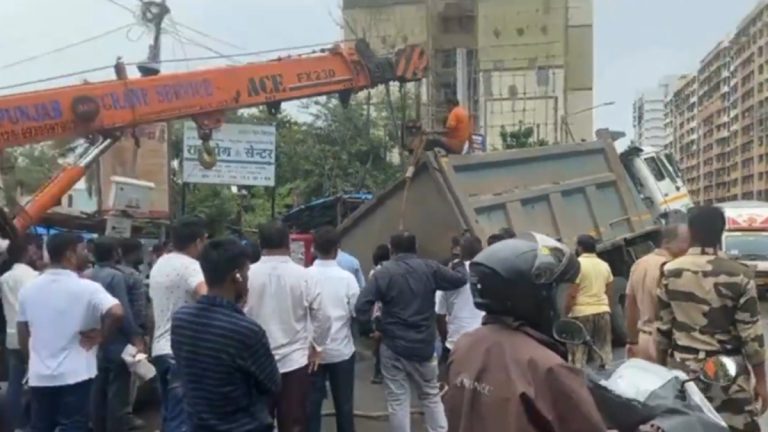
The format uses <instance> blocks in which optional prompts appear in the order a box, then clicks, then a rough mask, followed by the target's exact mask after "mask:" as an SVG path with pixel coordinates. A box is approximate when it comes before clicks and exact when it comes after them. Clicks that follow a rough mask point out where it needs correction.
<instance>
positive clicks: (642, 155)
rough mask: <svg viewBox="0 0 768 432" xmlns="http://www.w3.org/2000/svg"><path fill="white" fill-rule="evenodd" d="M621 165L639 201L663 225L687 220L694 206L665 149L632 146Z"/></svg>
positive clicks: (672, 159)
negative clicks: (687, 212)
mask: <svg viewBox="0 0 768 432" xmlns="http://www.w3.org/2000/svg"><path fill="white" fill-rule="evenodd" d="M620 158H621V162H622V164H623V165H624V169H625V170H626V171H627V175H628V176H629V179H630V180H631V181H632V185H633V186H634V187H635V190H636V191H637V193H638V194H639V195H640V199H641V200H642V201H643V204H645V206H646V208H648V210H649V211H650V212H651V215H652V216H653V217H654V219H655V220H657V221H659V222H660V223H662V224H664V223H668V222H671V221H679V220H684V218H685V214H686V211H687V210H688V209H689V208H690V207H691V206H693V202H692V201H691V197H690V195H688V189H687V188H686V187H685V183H683V178H682V175H681V173H680V168H678V166H677V163H676V162H675V158H674V157H673V156H672V154H671V153H670V152H668V151H666V150H663V149H650V148H643V147H639V146H634V145H633V146H630V147H629V148H627V149H626V150H624V151H623V152H622V153H621V155H620Z"/></svg>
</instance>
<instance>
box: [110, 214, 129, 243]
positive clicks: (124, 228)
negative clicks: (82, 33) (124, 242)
mask: <svg viewBox="0 0 768 432" xmlns="http://www.w3.org/2000/svg"><path fill="white" fill-rule="evenodd" d="M131 225H132V223H131V220H130V219H128V218H122V217H116V216H107V228H106V230H105V231H104V235H105V236H109V237H116V238H130V237H131Z"/></svg>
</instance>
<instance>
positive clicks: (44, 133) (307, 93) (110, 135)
mask: <svg viewBox="0 0 768 432" xmlns="http://www.w3.org/2000/svg"><path fill="white" fill-rule="evenodd" d="M427 66H428V56H427V54H426V52H425V51H424V49H423V48H422V47H421V46H419V45H408V46H406V47H404V48H402V49H400V50H398V51H397V52H395V53H394V55H392V56H382V57H379V56H376V55H375V54H374V53H373V51H372V50H371V48H370V46H369V45H368V43H367V42H366V41H365V40H362V39H359V40H357V41H355V42H354V43H340V44H336V45H334V46H333V47H331V48H329V49H327V50H323V51H322V52H320V53H316V54H310V55H304V56H291V57H283V58H278V59H276V60H270V61H265V62H256V63H249V64H245V65H238V66H228V67H218V68H211V69H203V70H199V71H193V72H180V73H175V74H166V75H158V76H153V77H144V78H135V79H128V78H127V77H125V69H124V65H122V63H118V64H117V65H116V66H115V71H116V73H117V76H118V77H122V79H120V78H119V79H117V80H112V81H104V82H98V83H87V84H81V85H74V86H67V87H59V88H53V89H47V90H40V91H34V92H27V93H20V94H14V95H9V96H2V97H0V151H2V150H4V149H7V148H11V147H15V146H21V145H27V144H31V143H36V142H40V141H50V140H60V139H72V138H86V137H87V138H88V139H89V140H90V141H91V144H92V146H91V148H90V149H89V151H88V152H87V154H85V155H84V156H83V157H82V158H80V159H79V160H78V161H77V162H76V163H75V164H73V165H71V166H67V167H64V168H63V169H62V170H61V171H60V172H59V173H58V174H57V175H56V176H54V177H53V178H52V179H51V180H50V181H49V182H48V183H46V184H45V185H44V186H43V187H42V188H41V189H40V190H38V191H37V192H36V193H35V195H34V196H33V197H32V199H31V200H29V202H27V203H26V204H25V206H24V209H22V210H21V211H19V212H18V213H17V214H16V215H15V218H14V220H13V225H14V226H13V227H11V226H9V220H10V219H9V218H8V215H7V214H4V212H2V211H0V233H5V234H8V233H13V234H16V233H18V232H24V231H26V230H27V229H28V228H29V227H30V226H32V225H34V224H35V223H37V222H38V221H39V220H40V219H41V218H42V217H43V215H44V214H45V213H46V212H47V211H48V210H50V209H51V208H53V207H54V206H56V205H57V204H58V203H59V202H60V201H61V199H62V197H63V196H64V195H65V194H66V193H67V192H68V191H69V190H70V189H71V188H72V187H73V186H74V185H75V184H76V183H77V182H78V181H80V179H82V178H83V177H84V176H85V173H86V171H87V169H88V168H89V166H90V165H91V164H92V163H93V162H94V161H96V160H98V158H99V157H101V155H103V154H104V153H106V152H107V151H108V150H109V148H110V147H111V146H112V145H114V143H115V142H117V141H118V140H119V138H120V137H121V135H122V133H123V131H124V130H126V129H130V128H134V127H136V126H139V125H142V124H147V123H155V122H161V121H168V120H174V119H179V118H185V117H191V118H192V119H193V120H194V121H195V123H196V124H197V126H198V133H199V135H200V137H201V139H202V140H203V147H204V148H205V147H206V145H208V144H209V143H208V141H209V140H210V137H211V130H212V129H215V128H217V127H219V126H220V125H221V124H222V123H223V118H224V113H225V112H226V111H229V110H236V109H240V108H248V107H255V106H263V105H266V106H267V109H268V111H270V112H271V113H276V112H277V111H278V110H279V108H280V104H281V103H282V102H285V101H291V100H296V99H303V98H309V97H315V96H322V95H328V94H338V95H339V98H340V100H341V102H342V104H344V105H345V104H346V103H348V102H349V98H350V97H351V95H352V94H353V93H356V92H359V91H362V90H366V89H371V88H374V87H376V86H378V85H380V84H384V83H388V82H400V83H405V82H411V81H419V80H421V79H423V78H424V76H425V72H426V68H427ZM201 163H203V159H201ZM212 163H215V160H214V161H213V162H212ZM203 166H205V165H203ZM0 210H2V209H0Z"/></svg>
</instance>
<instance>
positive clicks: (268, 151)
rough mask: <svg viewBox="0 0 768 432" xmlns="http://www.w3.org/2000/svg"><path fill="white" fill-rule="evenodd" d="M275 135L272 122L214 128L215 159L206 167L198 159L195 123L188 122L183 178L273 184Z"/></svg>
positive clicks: (186, 124) (197, 181)
mask: <svg viewBox="0 0 768 432" xmlns="http://www.w3.org/2000/svg"><path fill="white" fill-rule="evenodd" d="M276 135H277V134H276V132H275V127H274V126H259V125H243V124H224V125H222V127H221V128H219V129H217V130H214V132H213V139H212V140H211V142H212V144H213V146H214V147H215V149H216V156H217V163H216V165H215V166H214V167H213V168H211V169H205V168H203V167H202V166H201V165H200V162H198V160H197V154H198V151H199V150H200V138H199V137H198V134H197V127H196V126H195V124H194V123H192V122H187V123H185V124H184V157H183V164H182V171H183V175H182V178H183V179H184V182H185V183H205V184H220V185H237V186H274V185H275V140H276Z"/></svg>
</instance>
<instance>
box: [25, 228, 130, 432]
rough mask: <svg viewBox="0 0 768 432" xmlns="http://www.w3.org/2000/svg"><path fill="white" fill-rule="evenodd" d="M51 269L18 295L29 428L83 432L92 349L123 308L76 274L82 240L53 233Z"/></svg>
mask: <svg viewBox="0 0 768 432" xmlns="http://www.w3.org/2000/svg"><path fill="white" fill-rule="evenodd" d="M46 247H47V249H48V256H49V257H50V261H51V266H50V267H49V268H48V269H47V270H46V271H45V272H44V273H43V274H42V275H41V276H39V277H37V278H36V279H35V280H33V281H32V282H30V283H29V284H27V285H25V286H24V289H22V290H21V293H20V295H19V315H18V318H17V322H18V328H17V330H18V335H19V346H20V348H21V350H22V352H24V355H25V356H26V357H27V358H28V359H29V387H30V396H31V400H32V419H31V430H33V431H53V430H66V431H83V432H85V431H87V430H88V422H89V405H90V400H91V397H90V396H91V382H92V381H93V378H94V377H95V376H96V372H97V364H96V362H97V360H96V351H97V350H96V346H97V345H98V344H99V342H100V341H101V340H102V338H103V337H104V336H105V335H109V334H111V333H112V332H113V331H114V329H115V328H116V327H117V326H119V325H120V323H121V322H122V319H123V308H122V306H120V303H119V302H118V301H117V299H115V298H114V297H112V296H111V295H109V293H107V291H106V290H105V289H104V287H102V286H101V285H99V284H98V283H96V282H93V281H90V280H87V279H81V278H80V277H79V276H78V275H77V273H75V271H76V270H78V269H80V268H82V264H83V262H84V261H85V260H86V259H87V255H86V251H85V243H84V241H83V238H82V237H81V236H79V235H77V234H72V233H58V234H54V235H52V236H51V237H50V238H49V239H48V242H47V245H46Z"/></svg>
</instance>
